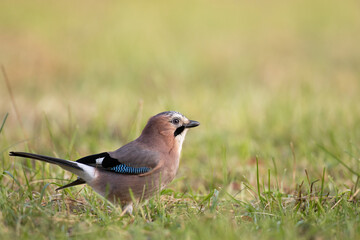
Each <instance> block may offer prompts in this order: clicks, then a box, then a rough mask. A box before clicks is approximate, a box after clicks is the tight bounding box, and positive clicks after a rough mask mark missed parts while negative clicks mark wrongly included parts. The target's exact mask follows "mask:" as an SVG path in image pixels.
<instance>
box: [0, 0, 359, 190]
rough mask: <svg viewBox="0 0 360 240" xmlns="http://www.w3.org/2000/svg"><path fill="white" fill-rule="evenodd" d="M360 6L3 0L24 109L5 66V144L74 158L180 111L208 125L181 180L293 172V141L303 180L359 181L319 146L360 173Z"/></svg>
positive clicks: (3, 41)
mask: <svg viewBox="0 0 360 240" xmlns="http://www.w3.org/2000/svg"><path fill="white" fill-rule="evenodd" d="M359 5H360V4H359V2H358V1H333V0H329V1H308V0H299V1H291V2H288V1H256V2H254V1H233V0H232V1H230V0H226V1H202V0H196V1H131V2H129V1H45V2H44V1H7V0H2V1H1V2H0V64H2V65H3V66H4V68H5V70H6V73H7V75H8V79H9V82H10V85H11V90H12V92H13V95H14V99H15V102H16V104H17V108H18V111H19V115H20V116H19V119H17V118H16V114H15V111H14V108H13V106H12V102H11V98H10V95H9V91H8V89H7V87H6V84H5V81H4V78H3V76H1V81H0V96H1V101H0V113H1V116H0V117H1V119H2V118H3V117H4V116H5V114H6V113H9V117H8V119H7V122H6V124H5V126H4V129H3V132H2V133H1V135H0V146H1V149H0V150H2V153H3V156H6V155H7V152H8V151H9V150H24V149H28V150H31V151H35V152H38V153H43V154H52V155H54V154H55V155H58V156H61V157H71V158H72V159H74V158H77V157H80V156H83V155H86V154H90V153H95V152H100V151H106V150H113V149H116V148H117V147H119V146H120V145H122V144H125V143H126V142H127V141H130V140H132V139H134V138H135V137H136V136H137V135H138V134H139V133H140V131H141V129H142V127H143V126H144V125H145V123H146V121H147V119H148V118H149V117H150V116H152V115H154V114H156V113H158V112H161V111H165V110H176V111H180V112H182V113H183V114H185V115H186V116H187V117H188V118H190V119H194V120H198V121H200V122H201V127H200V128H197V129H194V130H193V131H191V132H190V133H189V134H188V137H187V140H186V142H185V146H184V148H183V159H182V163H181V166H180V170H179V176H181V177H184V178H185V180H181V181H179V182H178V183H176V184H178V185H176V184H175V186H179V187H184V185H187V184H188V185H187V186H188V187H189V186H190V188H193V189H199V190H200V191H204V192H205V191H207V190H208V189H209V188H211V187H215V186H217V184H218V185H219V184H220V183H223V178H224V177H225V178H229V179H233V180H234V181H236V180H238V179H241V178H242V177H245V178H247V179H249V180H250V182H253V180H254V171H250V169H253V167H254V157H255V156H256V155H258V156H259V158H260V163H261V164H263V165H262V166H264V167H263V168H264V171H266V170H267V168H272V167H273V161H272V159H274V160H275V162H276V164H277V167H278V170H279V171H280V172H282V173H283V172H284V176H283V177H284V179H292V177H293V176H292V174H291V173H290V172H288V173H286V169H292V168H293V154H292V151H291V147H290V143H293V145H294V151H295V154H296V161H297V165H296V169H295V170H296V172H297V176H300V177H301V178H302V177H304V174H303V173H304V169H306V168H307V169H310V170H311V171H312V172H313V174H314V175H315V176H320V174H321V172H322V168H323V167H327V168H328V170H329V172H330V174H334V175H336V177H337V179H338V180H339V181H342V179H343V178H346V179H345V180H347V181H349V179H348V177H347V176H345V177H344V176H343V174H341V172H342V170H343V169H342V168H341V167H339V166H338V165H337V162H334V161H332V160H331V159H329V158H328V159H327V160H326V159H325V154H323V151H322V150H319V148H318V144H321V145H325V146H326V147H328V148H329V149H331V151H333V152H334V153H336V154H339V155H340V156H341V157H342V159H343V160H344V161H346V162H347V163H348V164H349V165H351V166H352V167H354V168H356V169H358V165H359V164H358V161H357V160H356V159H355V158H353V157H352V156H354V155H355V156H358V155H359V151H358V149H359V148H358V147H359V144H358V143H359V140H360V125H359V117H360V107H359V102H360V96H359V90H360V80H359V77H360V48H359V43H360V14H359V7H360V6H359ZM344 151H348V152H350V153H351V154H352V155H348V154H345V153H344ZM8 164H11V162H9V163H8ZM224 164H225V169H228V170H227V171H225V172H224V171H223V169H224ZM60 171H61V170H60ZM350 180H351V179H350Z"/></svg>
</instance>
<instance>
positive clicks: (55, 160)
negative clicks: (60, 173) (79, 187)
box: [9, 152, 84, 171]
mask: <svg viewBox="0 0 360 240" xmlns="http://www.w3.org/2000/svg"><path fill="white" fill-rule="evenodd" d="M9 155H10V156H15V157H24V158H32V159H36V160H40V161H44V162H47V163H52V164H56V165H59V166H61V167H64V168H75V169H78V170H81V171H84V170H83V169H82V168H81V167H79V166H78V164H77V163H76V162H72V161H68V160H64V159H61V158H54V157H49V156H44V155H38V154H34V153H26V152H10V153H9Z"/></svg>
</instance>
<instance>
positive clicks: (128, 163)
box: [77, 142, 160, 175]
mask: <svg viewBox="0 0 360 240" xmlns="http://www.w3.org/2000/svg"><path fill="white" fill-rule="evenodd" d="M77 162H80V163H84V164H87V165H91V166H95V167H97V168H101V169H104V170H108V171H112V172H116V173H121V174H135V175H140V174H144V173H147V172H150V171H151V170H153V169H155V168H157V167H158V165H159V162H160V161H159V154H158V153H156V152H155V151H152V150H149V149H147V148H145V147H142V146H141V145H139V144H134V142H131V143H129V144H127V145H124V146H123V147H121V148H119V149H118V150H116V151H114V152H103V153H99V154H95V155H90V156H87V157H84V158H81V159H79V160H77Z"/></svg>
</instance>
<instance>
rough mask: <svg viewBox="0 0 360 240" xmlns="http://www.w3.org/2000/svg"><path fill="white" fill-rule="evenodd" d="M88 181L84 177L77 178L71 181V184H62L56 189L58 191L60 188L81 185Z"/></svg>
mask: <svg viewBox="0 0 360 240" xmlns="http://www.w3.org/2000/svg"><path fill="white" fill-rule="evenodd" d="M85 183H86V181H85V180H83V179H82V178H78V179H76V180H75V181H73V182H71V183H69V184H66V185H64V186H61V187H58V188H57V189H55V190H56V191H59V190H62V189H64V188H68V187H73V186H76V185H80V184H85Z"/></svg>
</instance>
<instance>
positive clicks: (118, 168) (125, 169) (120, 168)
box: [110, 164, 150, 174]
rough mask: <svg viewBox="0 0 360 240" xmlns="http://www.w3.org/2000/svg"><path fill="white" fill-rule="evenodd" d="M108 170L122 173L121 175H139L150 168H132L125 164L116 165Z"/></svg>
mask: <svg viewBox="0 0 360 240" xmlns="http://www.w3.org/2000/svg"><path fill="white" fill-rule="evenodd" d="M110 170H111V171H114V172H116V173H123V174H141V173H146V172H148V171H150V168H148V167H139V168H134V167H128V166H126V165H125V164H119V165H116V166H115V167H112V168H110Z"/></svg>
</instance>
